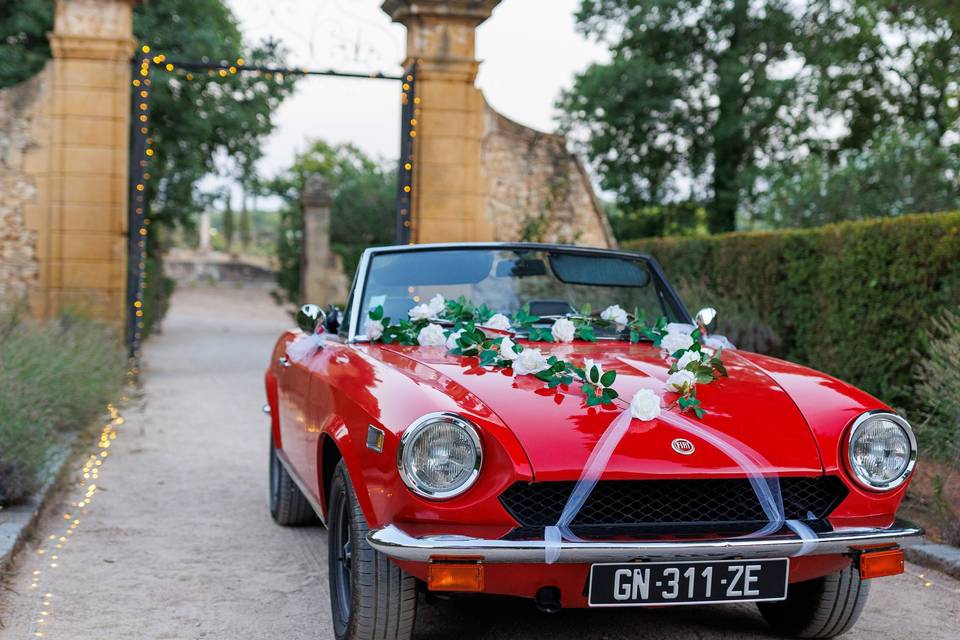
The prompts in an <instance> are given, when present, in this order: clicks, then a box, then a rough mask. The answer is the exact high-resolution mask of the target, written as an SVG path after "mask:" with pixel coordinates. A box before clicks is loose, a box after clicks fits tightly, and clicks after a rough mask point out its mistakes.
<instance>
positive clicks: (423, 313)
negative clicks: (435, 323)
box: [407, 304, 437, 322]
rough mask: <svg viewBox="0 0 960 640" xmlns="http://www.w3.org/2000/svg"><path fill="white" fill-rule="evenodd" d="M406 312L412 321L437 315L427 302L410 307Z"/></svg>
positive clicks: (430, 318) (428, 318) (429, 318)
mask: <svg viewBox="0 0 960 640" xmlns="http://www.w3.org/2000/svg"><path fill="white" fill-rule="evenodd" d="M407 314H408V315H409V316H410V319H411V320H413V321H414V322H416V321H417V320H433V319H434V318H436V317H437V312H436V311H435V310H434V309H433V308H432V307H431V306H430V305H429V304H418V305H417V306H415V307H414V308H413V309H410V311H408V312H407Z"/></svg>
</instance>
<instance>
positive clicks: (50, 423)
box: [0, 312, 126, 504]
mask: <svg viewBox="0 0 960 640" xmlns="http://www.w3.org/2000/svg"><path fill="white" fill-rule="evenodd" d="M125 370H126V360H125V355H124V351H123V348H122V346H121V344H120V341H119V340H118V339H117V336H116V334H115V332H114V331H113V330H112V329H110V328H108V327H106V326H104V325H102V324H99V323H95V322H92V321H89V320H85V319H82V318H78V317H75V316H62V317H60V318H57V319H55V320H51V321H48V322H45V323H34V322H27V321H24V320H23V319H22V318H21V317H20V316H19V315H18V314H17V313H16V312H13V313H9V314H6V315H4V316H3V317H0V504H11V503H14V502H17V501H19V500H22V499H23V498H25V497H27V496H28V495H30V493H31V492H32V491H34V490H35V489H36V488H37V486H38V484H39V483H41V482H42V480H43V471H44V468H45V466H46V463H47V461H48V458H49V453H50V450H51V448H52V446H53V445H55V444H56V443H57V442H59V441H61V440H62V439H63V437H64V432H66V431H68V430H70V429H76V428H79V427H82V426H84V425H85V424H86V423H87V422H88V421H89V420H91V419H92V418H93V417H94V416H96V415H97V414H98V413H100V412H101V411H103V408H104V406H105V405H106V403H107V402H109V401H110V400H111V399H113V397H114V396H115V394H116V393H117V391H118V390H119V388H120V386H121V385H122V384H123V380H124V373H125Z"/></svg>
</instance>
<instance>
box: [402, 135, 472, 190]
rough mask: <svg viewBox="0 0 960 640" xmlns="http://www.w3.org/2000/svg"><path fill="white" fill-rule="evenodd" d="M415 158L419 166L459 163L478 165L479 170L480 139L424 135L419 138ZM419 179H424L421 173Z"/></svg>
mask: <svg viewBox="0 0 960 640" xmlns="http://www.w3.org/2000/svg"><path fill="white" fill-rule="evenodd" d="M415 158H416V160H417V162H418V167H419V166H420V165H424V164H426V163H431V164H433V165H437V164H446V165H459V166H463V167H477V171H478V172H479V167H480V140H479V139H477V138H468V137H457V136H432V137H428V136H423V137H421V138H420V139H419V140H418V143H417V147H416V156H415ZM419 179H420V180H421V181H422V180H424V177H423V176H422V175H421V176H420V178H419ZM427 179H429V178H427Z"/></svg>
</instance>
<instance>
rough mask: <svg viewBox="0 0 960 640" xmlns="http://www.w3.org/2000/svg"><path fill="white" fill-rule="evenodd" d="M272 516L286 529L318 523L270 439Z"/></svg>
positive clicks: (308, 503) (311, 508) (314, 513)
mask: <svg viewBox="0 0 960 640" xmlns="http://www.w3.org/2000/svg"><path fill="white" fill-rule="evenodd" d="M270 515H271V516H273V520H274V522H276V523H277V524H282V525H283V526H285V527H298V526H303V525H307V524H314V523H315V522H317V521H318V520H317V514H316V512H314V510H313V507H311V506H310V502H308V501H307V499H306V498H305V497H304V495H303V493H301V492H300V487H298V486H297V483H296V482H294V481H293V478H291V477H290V474H289V473H287V469H286V467H284V466H283V463H281V462H280V458H279V457H277V448H276V447H275V446H273V438H272V437H271V438H270Z"/></svg>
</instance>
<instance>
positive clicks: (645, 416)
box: [630, 389, 660, 420]
mask: <svg viewBox="0 0 960 640" xmlns="http://www.w3.org/2000/svg"><path fill="white" fill-rule="evenodd" d="M630 415H632V416H633V417H634V418H636V419H637V420H653V419H654V418H658V417H660V396H658V395H657V394H656V393H654V392H653V391H651V390H650V389H640V390H639V391H637V392H636V393H635V394H634V395H633V400H631V401H630Z"/></svg>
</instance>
